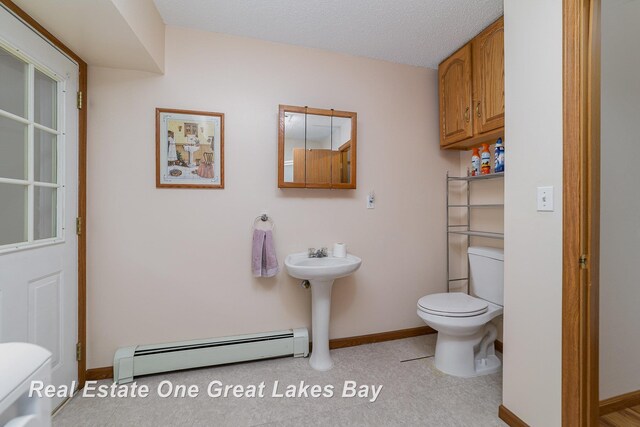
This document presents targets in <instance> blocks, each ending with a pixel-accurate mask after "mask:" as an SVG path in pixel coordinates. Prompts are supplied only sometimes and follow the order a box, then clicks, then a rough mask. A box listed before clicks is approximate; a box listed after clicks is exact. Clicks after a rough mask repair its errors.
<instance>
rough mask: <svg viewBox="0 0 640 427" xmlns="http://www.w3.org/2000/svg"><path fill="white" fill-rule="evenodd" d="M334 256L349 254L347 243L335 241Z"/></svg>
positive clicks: (343, 256) (340, 256) (341, 256)
mask: <svg viewBox="0 0 640 427" xmlns="http://www.w3.org/2000/svg"><path fill="white" fill-rule="evenodd" d="M333 256H334V257H336V258H345V257H346V256H347V245H345V244H344V243H335V244H334V245H333Z"/></svg>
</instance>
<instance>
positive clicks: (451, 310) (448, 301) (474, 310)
mask: <svg viewBox="0 0 640 427" xmlns="http://www.w3.org/2000/svg"><path fill="white" fill-rule="evenodd" d="M418 308H419V309H420V310H421V311H423V312H425V313H429V314H432V315H434V316H443V317H472V316H478V315H481V314H484V313H486V312H487V310H488V309H489V304H488V303H487V302H486V301H485V300H482V299H480V298H474V297H472V296H470V295H467V294H464V293H462V292H452V293H443V294H431V295H426V296H424V297H422V298H420V299H419V300H418Z"/></svg>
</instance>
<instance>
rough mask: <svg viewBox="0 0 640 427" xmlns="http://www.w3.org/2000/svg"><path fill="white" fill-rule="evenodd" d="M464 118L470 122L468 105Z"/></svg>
mask: <svg viewBox="0 0 640 427" xmlns="http://www.w3.org/2000/svg"><path fill="white" fill-rule="evenodd" d="M464 120H465V121H466V122H467V123H468V122H469V107H467V109H466V110H464Z"/></svg>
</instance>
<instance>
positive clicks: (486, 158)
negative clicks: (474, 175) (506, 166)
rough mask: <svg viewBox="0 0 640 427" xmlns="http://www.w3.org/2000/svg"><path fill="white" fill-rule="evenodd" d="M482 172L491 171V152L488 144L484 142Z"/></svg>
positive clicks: (488, 172) (481, 162) (486, 173)
mask: <svg viewBox="0 0 640 427" xmlns="http://www.w3.org/2000/svg"><path fill="white" fill-rule="evenodd" d="M480 173H481V174H482V175H488V174H490V173H491V153H490V152H489V145H488V144H482V152H481V153H480Z"/></svg>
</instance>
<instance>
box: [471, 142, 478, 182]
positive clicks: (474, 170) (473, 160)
mask: <svg viewBox="0 0 640 427" xmlns="http://www.w3.org/2000/svg"><path fill="white" fill-rule="evenodd" d="M478 175H480V153H479V152H478V148H477V147H476V148H474V149H473V154H472V155H471V176H478Z"/></svg>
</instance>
